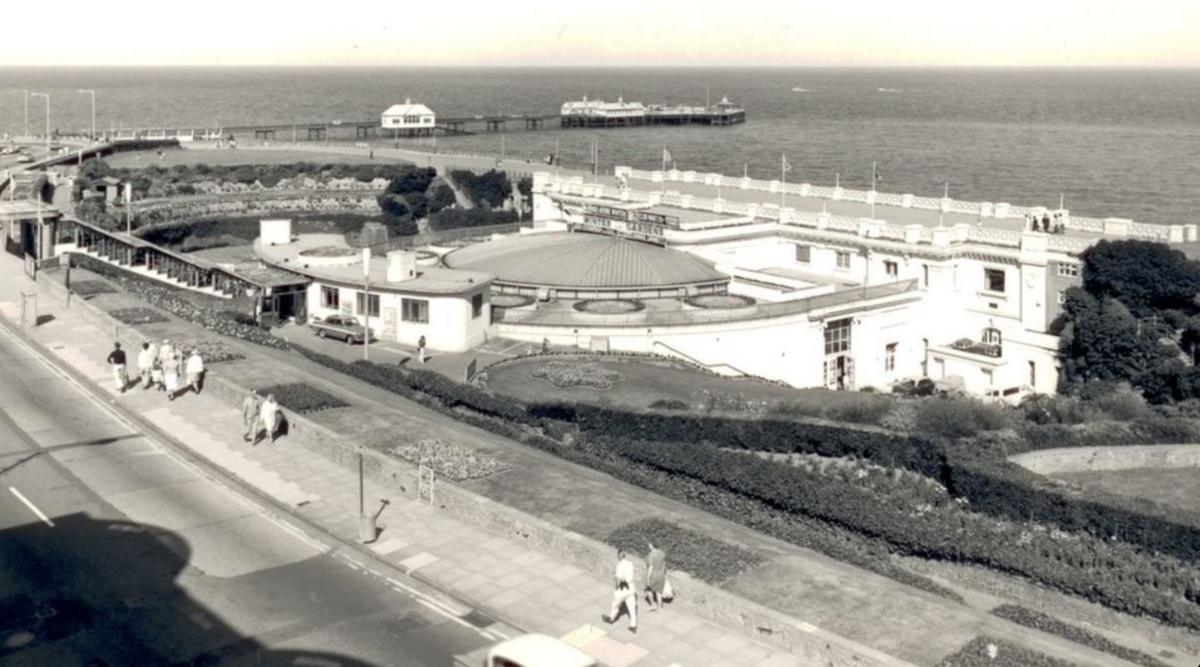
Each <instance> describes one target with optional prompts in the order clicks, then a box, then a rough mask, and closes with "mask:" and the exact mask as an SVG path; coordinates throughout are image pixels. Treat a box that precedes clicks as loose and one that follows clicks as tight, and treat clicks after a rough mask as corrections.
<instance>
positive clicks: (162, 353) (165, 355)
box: [158, 338, 175, 362]
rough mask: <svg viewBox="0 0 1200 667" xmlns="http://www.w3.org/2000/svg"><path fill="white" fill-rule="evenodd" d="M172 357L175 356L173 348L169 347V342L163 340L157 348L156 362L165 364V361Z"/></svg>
mask: <svg viewBox="0 0 1200 667" xmlns="http://www.w3.org/2000/svg"><path fill="white" fill-rule="evenodd" d="M173 356H175V347H174V346H173V345H171V341H170V340H168V339H166V338H164V339H163V342H162V347H159V348H158V360H159V362H166V360H167V359H170V358H171V357H173Z"/></svg>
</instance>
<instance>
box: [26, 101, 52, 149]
mask: <svg viewBox="0 0 1200 667" xmlns="http://www.w3.org/2000/svg"><path fill="white" fill-rule="evenodd" d="M29 95H30V96H31V97H44V98H46V157H50V95H49V94H47V93H29Z"/></svg>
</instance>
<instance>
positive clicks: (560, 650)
mask: <svg viewBox="0 0 1200 667" xmlns="http://www.w3.org/2000/svg"><path fill="white" fill-rule="evenodd" d="M483 667H600V666H599V663H597V662H596V659H595V658H593V657H592V656H590V655H588V654H586V653H584V652H583V651H580V650H579V649H577V648H575V647H574V646H571V645H570V644H568V643H566V642H564V641H562V640H561V639H555V638H554V637H550V636H548V635H538V634H531V635H522V636H520V637H513V638H512V639H507V640H505V641H502V642H500V643H499V644H496V645H495V646H493V647H491V648H490V649H488V652H487V656H486V657H485V658H484V661H483Z"/></svg>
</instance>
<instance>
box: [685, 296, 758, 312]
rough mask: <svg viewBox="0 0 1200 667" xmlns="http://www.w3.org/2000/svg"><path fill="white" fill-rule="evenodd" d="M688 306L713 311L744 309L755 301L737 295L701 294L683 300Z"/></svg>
mask: <svg viewBox="0 0 1200 667" xmlns="http://www.w3.org/2000/svg"><path fill="white" fill-rule="evenodd" d="M683 302H684V303H686V304H687V305H689V306H695V307H696V308H708V309H713V310H726V309H730V308H745V307H746V306H753V305H754V304H755V303H756V301H755V300H754V299H752V298H750V297H748V296H741V295H739V294H703V295H700V296H689V297H686V298H685V299H684V300H683Z"/></svg>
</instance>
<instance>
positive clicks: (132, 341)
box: [43, 280, 910, 667]
mask: <svg viewBox="0 0 1200 667" xmlns="http://www.w3.org/2000/svg"><path fill="white" fill-rule="evenodd" d="M43 282H44V284H47V285H49V287H50V290H51V291H52V292H53V293H54V294H55V296H56V297H58V298H60V299H63V300H65V299H66V295H67V293H66V289H65V287H64V286H63V285H62V283H60V282H57V281H55V280H44V281H43ZM71 308H72V309H73V310H75V311H76V312H77V313H79V314H81V315H83V316H84V318H85V319H86V320H87V321H88V322H90V323H92V324H94V325H96V326H98V327H100V328H101V329H103V330H105V331H112V332H113V333H114V336H115V337H116V339H117V340H120V341H121V343H122V345H123V346H128V349H137V348H138V347H140V345H141V342H142V341H143V340H145V339H146V337H147V336H146V335H144V334H141V333H139V332H138V331H137V330H136V329H135V328H134V327H130V326H128V325H125V324H122V323H120V322H117V321H116V320H114V319H113V318H112V317H111V316H109V315H108V314H107V313H106V312H104V311H103V310H101V309H99V308H98V307H96V306H94V305H92V304H90V303H87V302H86V301H84V300H82V299H80V298H79V297H75V298H73V299H72V300H71ZM250 389H251V387H248V386H243V385H241V384H239V383H237V382H234V381H232V380H230V379H228V378H224V377H222V376H221V374H220V370H219V368H218V369H215V370H210V371H209V374H208V377H207V378H206V379H205V390H206V391H211V392H213V393H215V394H216V395H217V396H219V397H220V398H221V399H223V400H226V401H228V402H230V403H232V404H234V405H238V404H240V403H241V401H242V399H243V398H244V397H245V396H246V393H247V392H248V391H249V390H250ZM285 413H286V417H287V421H288V426H289V430H288V436H287V438H286V439H285V440H284V442H289V441H290V442H293V443H295V444H299V445H301V446H303V447H305V448H306V449H308V450H310V451H313V452H315V453H317V454H320V455H321V456H323V457H324V458H327V459H329V460H330V461H332V462H334V463H336V464H338V465H340V466H343V467H345V468H349V469H351V470H355V471H357V470H358V456H359V453H360V452H361V453H362V456H363V463H364V466H363V469H364V474H365V475H366V476H367V477H368V478H369V479H371V480H372V481H374V482H376V483H379V484H382V485H384V486H385V487H387V488H388V489H390V490H392V491H394V492H395V493H402V494H404V495H406V496H409V497H414V496H415V495H416V493H417V479H416V477H417V476H416V470H415V467H414V466H412V465H411V464H409V463H407V462H406V461H403V460H400V459H397V458H394V457H390V456H387V455H385V454H382V453H380V452H377V451H374V450H371V449H368V448H360V447H359V446H358V445H357V444H356V443H354V442H351V441H350V440H348V439H347V438H345V437H343V436H341V435H339V434H337V433H335V432H333V431H332V430H330V429H328V428H326V427H324V426H322V425H321V424H318V423H316V422H314V421H312V420H310V419H308V418H306V417H304V416H303V415H300V414H296V413H294V412H292V411H290V410H288V411H285ZM433 503H434V505H435V506H436V507H437V508H439V509H441V510H443V511H445V512H447V513H448V514H449V515H451V516H453V517H455V518H457V519H459V520H461V521H464V522H467V523H470V524H472V525H475V526H478V527H480V528H483V529H485V530H487V531H489V532H491V533H493V534H496V535H500V536H503V537H506V538H508V539H511V540H513V541H516V542H520V543H523V544H525V545H527V546H528V547H529V548H530V549H533V550H536V551H541V552H544V553H548V554H550V555H553V556H555V557H556V558H559V559H561V560H563V561H566V562H567V563H570V564H572V565H574V566H575V567H578V568H580V569H581V570H584V571H586V572H588V573H590V574H592V575H595V576H598V577H601V578H603V579H605V580H607V579H608V578H609V577H611V575H612V568H613V566H614V564H615V563H616V550H615V549H614V548H613V547H611V546H609V545H607V544H604V543H602V542H598V541H596V540H593V539H591V538H588V537H585V536H583V535H580V534H578V533H575V532H573V531H570V530H566V529H564V528H561V527H559V526H556V525H554V524H552V523H549V522H547V521H543V520H542V519H539V518H538V517H535V516H532V515H529V514H526V513H524V512H520V511H518V510H515V509H513V508H511V507H508V506H506V505H502V504H500V503H497V502H495V501H493V500H491V499H488V498H485V497H483V496H481V495H479V494H476V493H474V492H471V491H469V490H467V489H464V488H461V487H459V486H456V485H454V484H452V483H449V482H444V481H440V480H439V481H437V482H436V484H435V487H434V493H433ZM635 561H636V563H637V566H638V568H639V570H640V571H644V570H645V564H644V563H643V562H641V561H640V560H639V559H635ZM671 582H672V586H673V587H674V588H675V590H676V598H675V601H674V603H673V605H674V606H676V607H678V608H681V609H683V610H685V611H688V612H691V613H693V614H696V615H697V616H700V617H701V618H705V619H707V620H709V621H712V622H713V623H716V624H718V625H720V626H722V627H725V628H735V629H737V630H738V631H740V632H741V633H742V634H744V635H745V636H747V637H751V638H754V639H757V640H760V641H763V642H766V643H769V644H771V645H773V646H775V647H777V648H780V649H783V650H786V651H788V652H789V653H792V654H794V655H796V656H797V657H799V658H801V659H802V660H804V661H805V662H808V663H812V664H821V665H826V666H829V667H842V666H851V665H854V666H859V667H866V666H870V667H884V666H891V667H900V666H906V665H909V664H910V663H907V662H905V661H903V660H900V659H897V658H894V657H891V656H888V655H886V654H884V653H881V652H879V651H876V650H875V649H872V648H870V647H868V646H864V645H861V644H858V643H857V642H854V641H852V640H849V639H846V638H845V637H841V636H839V635H836V634H833V633H831V632H827V631H825V630H822V629H821V628H818V627H816V626H814V625H811V624H809V623H805V622H803V621H800V620H798V619H795V618H792V617H790V616H787V615H786V614H783V613H780V612H778V611H775V610H773V609H770V608H768V607H764V606H762V605H759V604H757V603H754V602H751V601H749V600H745V599H743V598H740V597H738V596H736V595H734V594H732V593H729V592H727V591H724V590H722V589H720V588H718V587H716V586H712V585H709V584H706V583H704V582H702V581H698V580H695V579H693V578H691V577H689V576H687V574H685V573H679V572H676V573H672V574H671Z"/></svg>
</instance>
